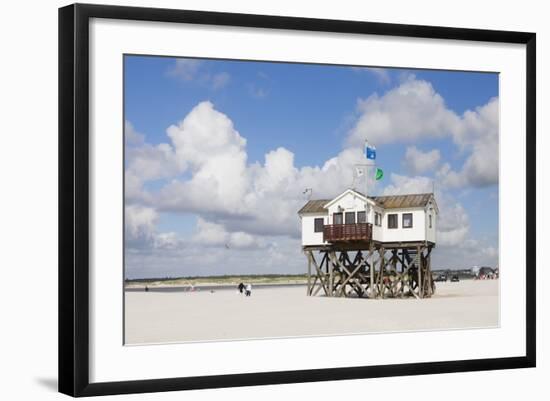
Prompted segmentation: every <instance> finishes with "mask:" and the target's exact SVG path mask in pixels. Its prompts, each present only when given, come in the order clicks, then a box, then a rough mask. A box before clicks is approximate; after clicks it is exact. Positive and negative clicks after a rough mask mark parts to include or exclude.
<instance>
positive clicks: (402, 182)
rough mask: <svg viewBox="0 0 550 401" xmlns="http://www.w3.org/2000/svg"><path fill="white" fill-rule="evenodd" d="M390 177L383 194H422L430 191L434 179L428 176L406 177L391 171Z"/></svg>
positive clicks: (432, 187) (431, 190)
mask: <svg viewBox="0 0 550 401" xmlns="http://www.w3.org/2000/svg"><path fill="white" fill-rule="evenodd" d="M390 179H391V182H392V183H391V184H389V185H387V186H386V187H385V188H384V190H383V191H382V193H383V194H384V195H406V194H423V193H431V192H433V189H434V181H433V180H432V179H431V178H429V177H424V176H414V177H408V176H404V175H399V174H395V173H392V174H391V175H390Z"/></svg>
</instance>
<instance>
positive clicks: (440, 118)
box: [124, 56, 499, 276]
mask: <svg viewBox="0 0 550 401" xmlns="http://www.w3.org/2000/svg"><path fill="white" fill-rule="evenodd" d="M124 82H125V93H124V95H125V101H124V112H125V120H126V122H127V125H126V139H127V141H126V143H127V147H126V176H127V182H131V183H132V189H131V190H130V189H129V186H128V185H127V189H126V205H127V206H130V207H131V208H130V209H129V210H130V211H129V210H128V209H127V213H126V215H127V220H129V219H130V223H128V224H131V225H132V226H131V227H128V224H127V237H129V238H130V241H129V242H127V248H128V251H127V260H128V265H127V273H128V274H129V275H130V276H163V275H195V274H225V273H227V272H228V270H229V272H233V271H236V272H243V273H244V272H250V271H251V269H252V271H255V270H254V269H256V267H252V266H250V267H246V266H242V263H241V257H242V258H244V256H241V255H236V254H237V252H239V253H241V254H243V255H246V253H247V252H248V254H250V252H258V253H259V252H264V253H265V252H268V251H269V252H272V253H273V254H274V255H279V254H280V255H282V256H281V257H283V258H290V257H294V256H293V255H295V253H294V250H293V249H294V248H295V247H297V248H298V250H299V240H297V238H296V235H295V226H293V225H292V224H293V223H292V222H290V220H286V221H284V220H282V221H280V222H279V223H280V226H278V227H276V228H274V229H273V230H266V232H261V230H259V229H258V228H257V227H258V225H260V223H261V222H262V217H259V213H260V212H261V211H258V215H250V216H247V219H251V220H254V219H255V220H254V221H256V223H257V224H255V225H252V223H251V224H249V225H246V224H243V223H242V221H243V216H242V215H239V213H237V212H235V216H231V214H232V211H231V210H226V209H225V206H226V205H225V204H221V203H219V204H216V202H215V201H212V202H211V203H212V204H211V205H210V204H209V205H205V206H204V208H202V207H201V201H200V200H197V199H191V198H189V197H190V196H192V195H189V194H192V193H194V191H195V190H196V189H197V188H199V187H198V186H197V185H199V184H200V182H199V183H196V182H195V181H197V180H199V179H200V177H203V176H205V175H206V174H209V176H211V177H213V178H212V179H213V180H214V181H215V182H219V183H220V185H222V186H223V182H224V180H227V179H228V178H231V175H230V174H231V172H221V173H219V174H218V173H217V172H216V171H218V170H217V169H216V167H215V165H214V163H213V162H212V163H210V164H208V163H206V164H205V161H204V160H205V159H204V157H199V156H196V155H200V154H201V152H202V151H204V152H205V155H208V154H212V155H214V156H213V157H218V156H219V157H220V163H222V162H225V163H228V162H229V161H231V160H238V163H237V165H240V163H242V166H241V167H240V169H237V170H235V172H234V174H237V175H238V176H239V177H241V176H246V177H247V178H246V180H244V179H243V180H244V181H243V182H242V183H241V184H242V187H240V189H238V190H236V192H235V193H233V192H232V189H231V188H230V187H229V189H222V188H221V187H220V186H219V188H218V190H219V191H221V192H216V193H213V194H211V196H210V197H209V199H220V200H221V199H235V200H236V199H238V196H243V197H246V199H254V201H252V200H251V202H256V200H257V199H258V197H263V196H266V197H267V196H269V197H270V199H272V198H273V196H274V194H281V196H282V197H284V198H286V199H287V200H289V201H288V202H286V203H284V204H282V203H281V204H280V205H279V204H274V205H273V206H272V207H275V208H277V207H281V208H285V207H287V206H285V205H294V204H299V203H300V202H302V201H303V199H301V198H300V193H301V191H300V188H301V187H300V184H303V183H311V185H313V186H314V191H315V185H316V184H318V185H317V187H319V188H321V187H323V188H324V189H319V191H318V192H320V193H322V194H325V195H328V196H330V195H332V193H329V192H331V191H332V190H334V191H335V192H337V191H339V190H340V189H341V188H340V187H339V186H338V185H334V188H333V189H331V188H330V187H328V188H327V187H326V185H325V184H322V182H321V181H326V177H324V178H323V176H322V174H323V173H322V172H317V173H315V174H314V177H313V176H310V174H309V173H308V169H309V168H313V167H315V166H317V167H318V168H319V169H320V168H322V166H323V165H324V164H325V163H326V162H327V161H328V160H330V159H332V158H336V163H337V164H338V167H337V172H333V173H331V174H339V175H338V177H341V179H340V180H339V181H342V182H341V183H340V184H339V185H340V186H341V185H344V184H346V183H345V182H344V181H349V180H351V177H352V174H353V169H352V168H351V165H350V164H349V163H351V159H352V158H353V157H355V156H353V155H355V154H356V151H359V150H360V148H361V145H360V143H361V138H364V137H365V136H368V137H369V140H370V141H371V142H373V143H374V144H375V145H376V146H377V164H378V165H379V166H380V167H382V168H383V170H384V172H385V178H384V180H383V181H382V182H381V183H379V184H378V186H377V187H376V188H374V189H373V192H376V194H384V193H396V191H397V192H399V191H400V190H401V189H404V188H411V190H419V191H420V190H423V189H426V187H427V185H428V182H429V183H430V185H429V188H430V189H431V182H432V181H433V182H434V185H435V188H436V194H439V195H440V197H441V200H439V199H438V202H439V203H440V204H442V205H440V206H443V207H442V208H443V209H444V210H446V211H447V214H448V215H449V216H450V217H449V219H448V221H446V222H444V223H445V224H443V229H445V230H446V231H445V232H443V233H442V235H441V238H443V240H442V241H443V243H445V244H447V245H443V246H442V248H443V250H442V251H441V252H438V253H439V256H438V258H435V260H436V261H437V263H439V264H440V265H441V266H442V267H465V266H463V265H462V264H463V263H475V264H478V263H476V262H477V261H478V262H479V264H493V265H494V264H496V263H497V256H496V255H497V251H498V234H497V233H498V95H499V91H498V75H497V74H488V73H475V72H452V71H433V70H409V69H389V68H386V69H385V68H359V67H354V68H352V67H348V66H327V65H311V64H288V63H270V62H249V61H224V60H191V59H175V58H169V57H146V56H126V57H125V66H124ZM199 105H200V106H199ZM381 116H382V118H381ZM184 120H186V121H187V123H185V124H183V121H184ZM216 121H217V122H216ZM201 124H202V125H201ZM198 125H200V126H198ZM169 127H172V129H171V131H170V132H171V133H172V134H171V136H170V135H169V134H168V130H169ZM193 129H197V130H201V132H203V131H204V132H203V133H204V134H205V137H204V138H206V139H204V140H203V142H204V141H208V140H209V139H208V138H210V137H212V136H213V135H214V134H216V133H218V132H220V137H219V138H218V139H219V140H220V141H224V143H225V144H226V146H228V148H231V149H234V151H231V152H229V153H228V154H224V153H223V151H221V150H220V149H218V148H217V147H216V146H215V144H208V145H204V144H203V143H200V144H197V143H193V144H191V143H188V142H186V141H187V139H185V136H186V135H187V136H188V135H189V134H190V133H191V132H192V131H193ZM209 130H210V131H209ZM216 130H218V131H216ZM210 132H212V135H209V133H210ZM235 133H236V134H235ZM214 136H215V135H214ZM129 137H130V138H134V139H135V140H132V141H128V138H129ZM241 139H243V140H242V141H241ZM244 140H245V141H244ZM203 145H204V146H203ZM184 146H186V147H187V148H186V149H187V150H188V149H192V150H193V151H194V153H193V154H191V153H189V152H187V153H189V154H185V153H186V150H185V148H184ZM205 146H206V147H205ZM278 149H282V150H279V151H278ZM209 152H210V153H209ZM212 152H213V153H212ZM270 152H273V154H272V159H273V163H272V165H274V166H278V167H277V168H278V170H277V171H275V170H273V168H272V170H269V169H268V166H267V163H266V154H270ZM346 152H347V153H346ZM485 154H491V155H492V157H490V158H487V157H484V156H483V155H485ZM495 155H496V156H495ZM495 157H496V159H495ZM232 158H235V159H232ZM243 159H244V161H243ZM157 170H158V171H159V172H157V173H154V174H152V173H151V171H157ZM268 170H269V171H271V173H270V172H269V171H268ZM268 173H269V174H268ZM216 174H218V176H216ZM220 174H221V175H220ZM224 174H229V175H227V176H225V175H224ZM265 174H267V176H269V177H270V178H269V177H268V178H261V177H267V176H266V175H265ZM195 177H197V179H196V180H194V178H195ZM258 177H260V178H258ZM274 177H275V178H274ZM281 177H282V178H281ZM316 177H317V178H316ZM331 177H333V176H332V175H331ZM216 180H218V181H216ZM255 180H264V181H255ZM269 180H276V181H277V180H278V181H277V182H273V183H270V181H269ZM315 180H320V181H315ZM266 183H269V185H268V184H266ZM134 184H135V188H134ZM271 184H273V185H271ZM264 186H265V188H264ZM276 187H277V189H275V188H276ZM258 188H260V189H258ZM302 189H303V188H302ZM178 191H179V192H178ZM223 191H225V192H223ZM239 191H240V192H239ZM269 191H274V192H272V193H271V192H269ZM197 193H199V194H200V192H197ZM372 194H373V195H374V194H375V193H372ZM197 196H199V195H197ZM204 196H207V194H205V195H204ZM262 199H263V198H262ZM177 200H180V201H179V202H180V203H178V201H177ZM208 202H210V201H208ZM220 202H221V201H220ZM186 203H187V204H189V205H194V206H190V207H186V206H185V205H184V204H186ZM254 205H256V203H254ZM292 207H293V206H292ZM288 213H290V211H289V212H288ZM282 214H284V213H283V212H282ZM129 215H131V216H133V217H129ZM237 215H239V216H240V217H239V216H237ZM294 217H295V214H294ZM289 218H290V217H289ZM284 224H287V225H288V226H289V229H288V230H285V228H284ZM275 225H276V224H275ZM290 226H292V227H290ZM455 226H456V227H459V228H460V230H459V229H455ZM201 230H202V231H201ZM246 235H249V236H250V237H247V236H246ZM134 237H135V238H134ZM251 237H254V239H252V238H251ZM162 238H164V240H165V243H164V242H162V241H164V240H162ZM230 238H235V239H236V238H241V242H239V244H240V245H241V246H236V247H234V248H232V249H233V252H231V257H232V258H234V259H235V262H234V263H233V264H231V265H230V266H227V267H226V268H224V269H221V270H219V269H218V270H216V268H215V267H209V266H208V265H207V264H204V263H203V262H200V263H199V264H201V267H196V266H195V265H196V263H195V262H193V260H192V259H190V260H187V259H185V258H183V257H181V258H180V259H181V260H182V261H183V260H184V259H185V260H186V261H187V262H186V263H189V264H190V265H192V266H186V265H185V263H183V262H182V263H179V262H177V261H178V260H179V259H178V255H181V254H182V253H183V252H184V250H187V253H189V250H190V249H191V248H194V249H196V250H197V252H198V250H199V249H202V247H207V249H208V250H209V252H211V253H216V252H220V256H219V258H217V259H216V258H213V262H212V265H216V264H217V263H218V261H219V260H221V259H228V254H227V252H226V253H225V254H223V252H225V251H227V247H222V245H224V241H227V240H228V239H230ZM134 240H135V241H134ZM201 240H202V242H201ZM155 241H156V244H157V245H156V246H155ZM473 248H475V249H478V250H479V252H480V255H479V256H478V257H476V256H474V258H476V259H472V260H466V261H460V259H461V258H460V255H461V252H462V253H466V251H467V250H470V251H471V249H473ZM224 249H225V250H224ZM237 249H238V250H237ZM482 250H483V251H482ZM470 253H471V252H470ZM187 256H188V255H186V257H187ZM300 262H303V261H302V260H301V259H300ZM147 264H150V265H147ZM268 265H269V263H268ZM302 265H303V263H296V264H295V265H292V266H288V271H285V272H295V273H301V272H302V271H303V266H302ZM268 268H269V266H268V267H265V269H268ZM239 269H243V270H242V271H239ZM260 270H261V269H260ZM259 272H265V271H259Z"/></svg>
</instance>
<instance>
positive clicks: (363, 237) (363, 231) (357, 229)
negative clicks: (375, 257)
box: [323, 223, 372, 242]
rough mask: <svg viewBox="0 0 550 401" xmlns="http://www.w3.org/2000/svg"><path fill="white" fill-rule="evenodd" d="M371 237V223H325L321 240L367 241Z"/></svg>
mask: <svg viewBox="0 0 550 401" xmlns="http://www.w3.org/2000/svg"><path fill="white" fill-rule="evenodd" d="M371 239H372V224H371V223H358V224H327V225H325V226H324V227H323V240H324V241H325V242H336V241H369V240H371Z"/></svg>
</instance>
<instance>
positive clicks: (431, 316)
mask: <svg viewBox="0 0 550 401" xmlns="http://www.w3.org/2000/svg"><path fill="white" fill-rule="evenodd" d="M498 291H499V282H498V280H487V281H474V280H464V281H461V282H458V283H450V282H447V283H437V291H436V295H435V296H434V297H432V298H430V299H422V300H418V299H411V298H407V299H383V300H371V299H357V298H327V297H324V296H315V297H308V296H306V288H305V286H281V287H273V286H271V287H265V288H262V287H261V286H255V287H254V288H253V291H252V296H250V297H245V296H244V295H240V294H238V293H237V291H236V289H216V290H212V289H208V290H200V289H199V290H198V291H193V292H189V291H183V290H182V291H177V290H175V291H149V292H145V291H142V292H141V291H126V292H125V337H126V338H125V341H126V343H127V344H144V343H163V342H186V341H214V340H237V339H251V338H270V337H271V338H272V337H296V336H316V335H337V334H357V333H376V332H388V331H410V330H438V329H457V328H478V327H495V326H498V324H499V296H498Z"/></svg>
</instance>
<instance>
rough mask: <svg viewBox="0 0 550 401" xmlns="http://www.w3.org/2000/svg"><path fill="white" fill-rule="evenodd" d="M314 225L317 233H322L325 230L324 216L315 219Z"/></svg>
mask: <svg viewBox="0 0 550 401" xmlns="http://www.w3.org/2000/svg"><path fill="white" fill-rule="evenodd" d="M313 225H314V229H313V230H314V231H315V232H316V233H322V232H323V227H324V226H325V221H324V220H323V218H322V217H320V218H318V219H315V220H314V221H313Z"/></svg>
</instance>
